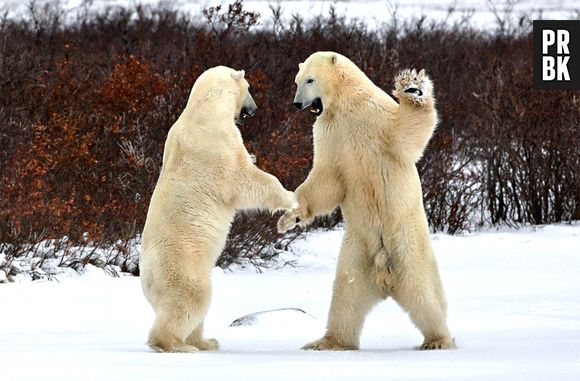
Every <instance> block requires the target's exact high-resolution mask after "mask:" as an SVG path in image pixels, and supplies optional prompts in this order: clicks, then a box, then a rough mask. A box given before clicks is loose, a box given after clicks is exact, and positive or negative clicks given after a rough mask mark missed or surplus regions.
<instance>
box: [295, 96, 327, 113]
mask: <svg viewBox="0 0 580 381" xmlns="http://www.w3.org/2000/svg"><path fill="white" fill-rule="evenodd" d="M293 105H294V107H296V108H297V109H298V110H301V111H302V110H304V109H306V108H307V107H309V106H310V112H311V113H312V114H314V115H316V116H320V114H322V111H324V107H323V105H322V100H321V99H320V98H315V99H314V100H312V101H310V102H306V103H302V102H296V101H295V102H294V103H293Z"/></svg>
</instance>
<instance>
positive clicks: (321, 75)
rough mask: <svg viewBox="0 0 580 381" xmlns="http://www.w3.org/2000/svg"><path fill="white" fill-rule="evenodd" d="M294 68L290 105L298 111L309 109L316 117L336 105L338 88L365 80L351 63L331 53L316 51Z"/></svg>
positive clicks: (339, 90) (339, 55) (341, 56)
mask: <svg viewBox="0 0 580 381" xmlns="http://www.w3.org/2000/svg"><path fill="white" fill-rule="evenodd" d="M298 67H299V70H298V74H297V75H296V79H295V82H296V86H297V87H296V96H295V97H294V106H295V107H297V108H298V109H299V110H304V109H306V108H308V107H309V108H310V112H311V113H313V114H314V115H316V116H320V115H321V114H322V113H323V112H324V110H325V109H331V108H333V107H335V106H336V101H337V100H338V98H339V96H340V95H341V93H342V90H341V89H342V88H344V87H345V84H347V82H349V81H350V80H351V79H352V78H355V77H361V76H362V77H364V78H366V76H365V75H364V73H362V71H361V70H360V69H359V68H358V67H357V66H356V65H355V64H354V63H353V62H352V61H351V60H349V59H348V58H346V57H345V56H343V55H341V54H338V53H335V52H316V53H314V54H312V55H311V56H310V57H308V58H307V59H306V61H304V62H303V63H301V64H299V65H298ZM348 84H351V83H348Z"/></svg>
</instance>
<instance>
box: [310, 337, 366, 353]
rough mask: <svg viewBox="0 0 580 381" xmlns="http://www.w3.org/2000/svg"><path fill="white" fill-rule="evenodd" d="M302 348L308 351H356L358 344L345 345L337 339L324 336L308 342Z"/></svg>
mask: <svg viewBox="0 0 580 381" xmlns="http://www.w3.org/2000/svg"><path fill="white" fill-rule="evenodd" d="M302 349H304V350H307V351H356V350H358V347H357V346H356V345H345V344H342V343H340V342H338V341H337V340H335V339H333V338H331V337H327V336H324V337H323V338H321V339H318V340H316V341H313V342H311V343H308V344H306V345H305V346H303V347H302Z"/></svg>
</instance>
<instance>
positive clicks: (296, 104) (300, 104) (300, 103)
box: [294, 102, 302, 110]
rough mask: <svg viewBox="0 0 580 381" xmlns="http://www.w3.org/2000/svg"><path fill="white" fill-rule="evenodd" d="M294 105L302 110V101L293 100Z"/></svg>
mask: <svg viewBox="0 0 580 381" xmlns="http://www.w3.org/2000/svg"><path fill="white" fill-rule="evenodd" d="M294 107H296V108H297V109H298V110H302V102H294Z"/></svg>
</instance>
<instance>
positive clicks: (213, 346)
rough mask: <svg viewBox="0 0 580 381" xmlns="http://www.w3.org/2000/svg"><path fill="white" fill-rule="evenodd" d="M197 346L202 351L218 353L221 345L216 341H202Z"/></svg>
mask: <svg viewBox="0 0 580 381" xmlns="http://www.w3.org/2000/svg"><path fill="white" fill-rule="evenodd" d="M195 346H196V347H197V348H198V349H199V350H200V351H217V350H218V349H220V344H219V342H218V341H217V340H216V339H202V340H198V341H196V342H195Z"/></svg>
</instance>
